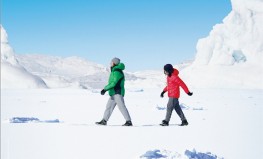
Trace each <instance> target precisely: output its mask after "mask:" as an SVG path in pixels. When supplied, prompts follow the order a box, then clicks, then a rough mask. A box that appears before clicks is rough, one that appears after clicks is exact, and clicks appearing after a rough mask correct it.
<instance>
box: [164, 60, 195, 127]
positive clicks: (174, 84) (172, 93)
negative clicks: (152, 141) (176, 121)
mask: <svg viewBox="0 0 263 159" xmlns="http://www.w3.org/2000/svg"><path fill="white" fill-rule="evenodd" d="M164 74H165V75H167V86H166V87H165V88H164V89H163V92H162V93H161V97H162V98H163V96H164V93H166V92H168V97H169V101H168V103H167V110H166V117H165V119H164V120H163V121H162V123H161V124H160V125H162V126H168V125H169V121H170V118H171V116H172V112H173V109H175V111H176V113H177V114H178V116H179V117H180V118H181V120H182V123H181V126H185V125H188V122H187V120H186V118H185V116H184V113H183V111H182V109H181V107H180V105H179V100H178V99H179V98H180V87H181V88H183V90H184V91H185V93H187V94H188V95H189V96H191V95H193V93H192V92H190V91H189V89H188V87H187V86H186V84H185V83H184V82H183V81H182V80H181V78H180V77H179V76H178V74H179V71H178V70H177V69H175V68H173V66H172V65H171V64H166V65H165V66H164Z"/></svg>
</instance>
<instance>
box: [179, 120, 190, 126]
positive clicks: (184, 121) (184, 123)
mask: <svg viewBox="0 0 263 159" xmlns="http://www.w3.org/2000/svg"><path fill="white" fill-rule="evenodd" d="M186 125H188V122H187V120H183V121H182V124H181V125H180V126H186Z"/></svg>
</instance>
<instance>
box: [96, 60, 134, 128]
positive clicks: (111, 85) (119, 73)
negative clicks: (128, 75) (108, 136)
mask: <svg viewBox="0 0 263 159" xmlns="http://www.w3.org/2000/svg"><path fill="white" fill-rule="evenodd" d="M124 69H125V65H124V64H123V63H121V62H120V59H119V58H116V57H115V58H113V59H112V60H111V74H110V77H109V81H108V84H107V85H106V86H105V87H104V89H103V90H101V95H104V94H105V93H106V91H108V93H109V95H110V98H109V100H108V103H107V105H106V110H105V112H104V115H103V119H102V120H101V121H100V122H96V124H99V125H107V121H108V120H109V118H110V116H111V114H112V112H113V110H114V108H115V106H116V105H118V108H119V110H120V111H121V113H122V115H123V117H124V118H125V120H126V123H125V124H123V126H132V122H131V117H130V114H129V112H128V110H127V108H126V106H125V102H124V95H125V88H124V82H125V77H124V73H123V70H124Z"/></svg>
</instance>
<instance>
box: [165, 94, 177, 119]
mask: <svg viewBox="0 0 263 159" xmlns="http://www.w3.org/2000/svg"><path fill="white" fill-rule="evenodd" d="M174 99H176V98H169V100H168V103H167V109H166V116H165V121H167V122H168V123H169V121H170V119H171V116H172V112H173V109H174V104H175V103H174V102H175V101H174Z"/></svg>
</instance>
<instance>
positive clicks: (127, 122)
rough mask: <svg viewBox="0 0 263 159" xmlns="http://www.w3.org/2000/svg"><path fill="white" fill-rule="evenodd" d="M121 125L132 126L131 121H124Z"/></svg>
mask: <svg viewBox="0 0 263 159" xmlns="http://www.w3.org/2000/svg"><path fill="white" fill-rule="evenodd" d="M122 126H132V122H131V121H126V123H125V124H123V125H122Z"/></svg>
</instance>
